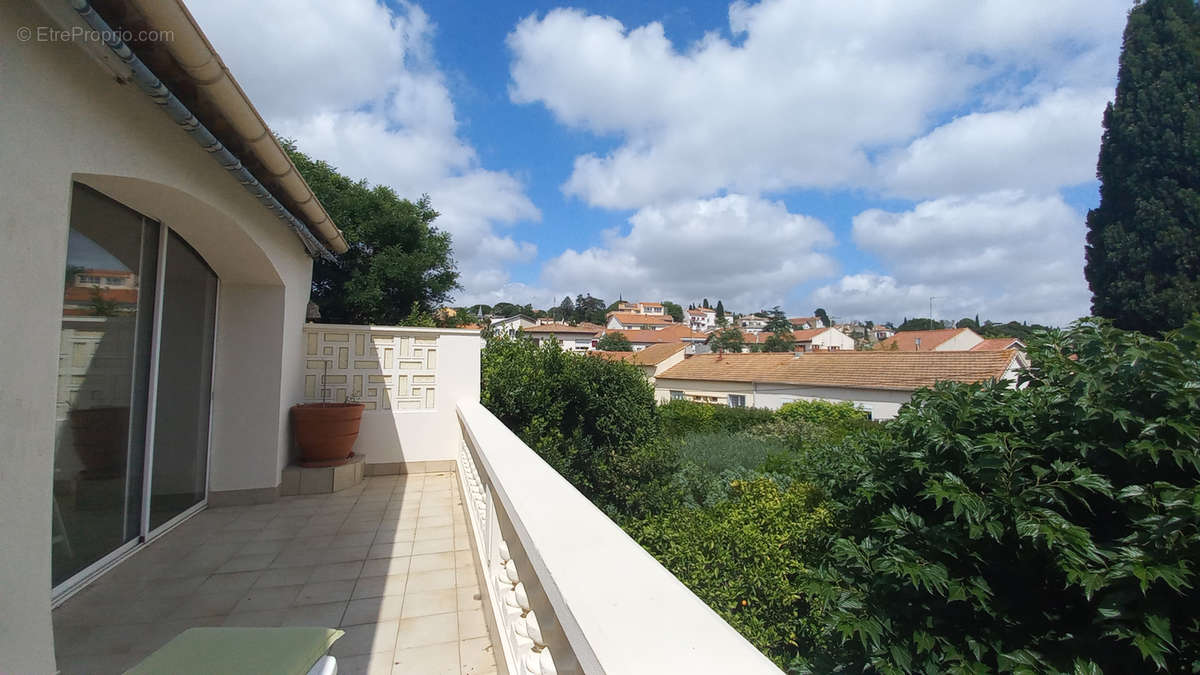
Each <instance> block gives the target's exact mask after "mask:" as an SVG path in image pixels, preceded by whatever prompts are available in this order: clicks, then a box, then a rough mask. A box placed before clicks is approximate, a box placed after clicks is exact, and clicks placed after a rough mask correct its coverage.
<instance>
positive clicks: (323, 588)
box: [295, 579, 355, 605]
mask: <svg viewBox="0 0 1200 675" xmlns="http://www.w3.org/2000/svg"><path fill="white" fill-rule="evenodd" d="M354 584H355V581H354V580H353V579H346V580H343V581H319V582H316V583H310V584H306V585H305V586H304V588H302V589H300V594H299V595H298V596H296V601H295V604H297V605H321V604H325V603H327V602H346V601H348V600H349V599H350V594H351V593H353V592H354Z"/></svg>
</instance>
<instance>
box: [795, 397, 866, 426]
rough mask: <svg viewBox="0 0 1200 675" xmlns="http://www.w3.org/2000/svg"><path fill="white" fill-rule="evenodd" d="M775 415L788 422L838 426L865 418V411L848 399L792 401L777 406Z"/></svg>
mask: <svg viewBox="0 0 1200 675" xmlns="http://www.w3.org/2000/svg"><path fill="white" fill-rule="evenodd" d="M775 417H777V418H779V419H781V420H786V421H789V422H806V423H808V424H812V425H815V426H822V427H838V426H842V425H846V424H852V423H854V422H857V421H859V420H865V419H867V413H865V412H863V411H862V410H859V409H858V408H856V407H854V404H853V403H851V402H850V401H839V402H837V403H833V402H831V401H792V402H791V403H784V404H783V405H781V406H779V410H776V411H775Z"/></svg>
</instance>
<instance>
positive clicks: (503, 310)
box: [492, 302, 533, 318]
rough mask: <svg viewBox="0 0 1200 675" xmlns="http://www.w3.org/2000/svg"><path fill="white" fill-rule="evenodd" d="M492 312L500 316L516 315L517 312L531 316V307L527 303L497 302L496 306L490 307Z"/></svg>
mask: <svg viewBox="0 0 1200 675" xmlns="http://www.w3.org/2000/svg"><path fill="white" fill-rule="evenodd" d="M492 314H493V315H495V316H497V317H500V318H505V317H510V316H516V315H518V314H524V315H525V316H533V307H530V306H529V305H524V306H522V305H514V304H513V303H511V302H497V303H496V306H495V307H492Z"/></svg>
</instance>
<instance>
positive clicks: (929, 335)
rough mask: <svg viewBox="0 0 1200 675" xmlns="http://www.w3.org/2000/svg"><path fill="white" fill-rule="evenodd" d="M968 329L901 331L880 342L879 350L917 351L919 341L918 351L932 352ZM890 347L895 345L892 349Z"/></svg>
mask: <svg viewBox="0 0 1200 675" xmlns="http://www.w3.org/2000/svg"><path fill="white" fill-rule="evenodd" d="M964 330H971V329H970V328H939V329H937V330H902V331H900V332H898V333H896V334H895V335H893V336H892V337H890V338H888V339H886V340H881V341H880V343H879V348H880V349H893V350H896V349H898V350H900V351H902V352H915V351H917V339H918V338H919V339H920V340H921V349H920V351H926V350H932V349H934V348H936V347H937V346H938V345H940V344H942V343H943V342H945V341H946V340H949V339H950V338H952V337H954V336H955V335H958V334H959V333H961V332H963V331H964ZM892 345H895V346H894V347H893V346H892Z"/></svg>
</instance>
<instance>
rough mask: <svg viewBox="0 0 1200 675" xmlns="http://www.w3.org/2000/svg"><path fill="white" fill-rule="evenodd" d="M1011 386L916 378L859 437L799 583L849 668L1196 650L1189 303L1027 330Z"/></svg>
mask: <svg viewBox="0 0 1200 675" xmlns="http://www.w3.org/2000/svg"><path fill="white" fill-rule="evenodd" d="M1029 355H1030V358H1031V361H1032V364H1033V365H1032V368H1031V369H1030V370H1029V371H1028V373H1026V374H1024V375H1023V376H1022V377H1021V381H1020V386H1019V387H1018V388H1010V387H1008V386H1006V385H1005V384H1004V383H989V384H970V385H968V384H956V383H943V384H940V385H938V386H937V387H935V388H933V389H932V390H925V391H920V392H917V393H916V394H915V395H914V397H913V399H912V402H911V403H910V404H909V405H907V406H905V407H904V408H902V410H901V412H900V415H899V416H898V417H897V418H896V419H895V420H894V421H892V422H891V423H890V424H889V425H888V426H889V429H888V433H887V434H885V435H881V436H878V437H876V439H875V442H872V443H867V444H866V446H865V447H864V452H865V453H866V455H865V458H864V459H865V461H864V462H863V464H862V468H861V470H860V471H859V472H858V475H856V476H853V477H852V478H851V479H850V481H851V482H852V483H854V484H856V485H857V489H856V490H855V491H854V493H853V494H852V495H851V497H850V498H849V499H848V501H847V503H846V504H845V508H844V510H843V511H841V512H839V519H843V518H844V523H843V525H844V528H845V529H844V532H843V536H841V537H840V538H838V539H837V540H836V541H835V542H834V543H833V548H832V553H831V557H830V559H829V561H828V562H827V564H825V565H823V566H822V568H821V571H820V574H819V575H818V576H816V577H815V578H814V579H812V580H810V581H809V582H807V583H806V584H804V588H805V589H806V591H807V592H810V593H813V594H816V595H819V596H820V597H822V598H823V599H824V600H825V601H826V602H827V603H828V606H829V607H830V611H831V617H832V619H833V626H835V627H836V628H837V629H838V630H839V631H841V632H842V633H844V634H845V635H847V636H849V637H850V638H851V640H850V641H849V642H848V643H847V646H848V647H857V648H859V649H860V652H859V653H858V654H857V655H856V657H855V659H852V660H850V662H848V663H846V666H847V667H848V669H851V670H862V669H864V668H868V669H873V670H877V671H879V672H883V673H895V672H964V673H966V672H971V673H976V672H992V671H1014V672H1046V671H1053V672H1078V673H1097V672H1101V671H1103V672H1112V673H1135V672H1148V671H1151V670H1153V669H1156V668H1157V669H1159V670H1165V671H1168V672H1194V671H1195V670H1196V669H1197V668H1198V667H1200V621H1198V619H1197V617H1198V613H1197V607H1198V606H1200V604H1198V601H1200V593H1198V592H1197V590H1196V579H1195V576H1196V569H1195V568H1196V561H1198V560H1200V488H1198V480H1200V453H1198V451H1200V427H1198V425H1197V423H1198V422H1200V414H1198V411H1200V320H1193V321H1192V322H1191V323H1189V324H1188V325H1187V326H1186V327H1185V328H1184V329H1182V330H1181V331H1179V332H1176V333H1172V334H1168V336H1167V337H1166V338H1165V339H1164V340H1161V341H1159V340H1153V339H1150V338H1147V337H1145V336H1142V335H1140V334H1138V333H1125V332H1122V331H1118V330H1115V329H1112V328H1110V327H1109V326H1107V325H1106V324H1103V323H1097V322H1090V321H1089V322H1083V323H1080V324H1076V325H1075V326H1073V327H1072V329H1071V330H1069V331H1067V332H1065V333H1064V332H1054V333H1051V334H1049V335H1047V336H1044V337H1043V338H1039V339H1038V340H1036V341H1034V342H1033V343H1031V345H1030V350H1029Z"/></svg>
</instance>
